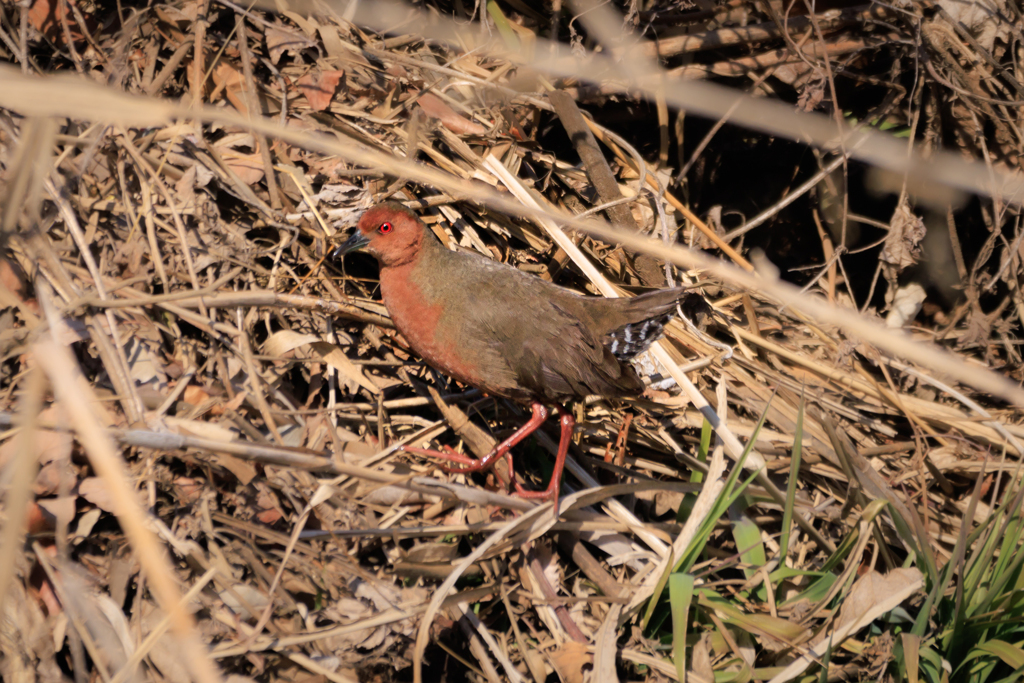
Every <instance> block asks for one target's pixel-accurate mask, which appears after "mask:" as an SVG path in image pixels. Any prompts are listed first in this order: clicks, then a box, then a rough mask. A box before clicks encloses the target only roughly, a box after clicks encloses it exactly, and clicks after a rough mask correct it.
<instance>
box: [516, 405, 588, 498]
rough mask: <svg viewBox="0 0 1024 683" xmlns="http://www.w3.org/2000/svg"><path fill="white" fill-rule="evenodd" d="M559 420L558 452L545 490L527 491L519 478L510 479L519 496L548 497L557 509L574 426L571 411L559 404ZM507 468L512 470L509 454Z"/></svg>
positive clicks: (574, 422)
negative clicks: (560, 431) (560, 429)
mask: <svg viewBox="0 0 1024 683" xmlns="http://www.w3.org/2000/svg"><path fill="white" fill-rule="evenodd" d="M557 410H558V415H559V418H560V419H559V422H561V423H562V436H561V438H560V439H559V440H558V453H557V454H556V455H555V467H554V469H552V470H551V483H549V484H548V488H547V490H545V491H528V490H526V489H524V488H523V487H522V485H521V484H520V483H519V480H518V479H516V478H515V475H512V481H513V482H514V483H515V486H516V494H517V495H519V497H520V498H550V499H551V501H552V502H554V504H555V509H556V510H557V509H558V491H559V490H560V488H561V485H562V470H563V469H565V456H566V454H568V453H569V444H570V443H571V442H572V431H573V429H574V428H575V427H576V421H575V420H574V419H573V418H572V413H570V412H568V411H567V410H565V409H564V408H562V407H561V406H559V407H558V408H557ZM508 469H509V471H510V472H511V471H512V457H511V456H509V463H508Z"/></svg>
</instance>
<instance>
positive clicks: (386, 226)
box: [377, 223, 395, 235]
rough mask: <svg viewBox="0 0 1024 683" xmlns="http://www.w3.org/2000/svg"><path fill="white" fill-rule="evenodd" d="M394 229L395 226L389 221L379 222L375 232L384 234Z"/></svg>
mask: <svg viewBox="0 0 1024 683" xmlns="http://www.w3.org/2000/svg"><path fill="white" fill-rule="evenodd" d="M394 229H395V226H393V225H391V224H390V223H381V224H380V227H379V228H377V232H379V233H380V234H382V235H386V234H388V233H389V232H391V231H392V230H394Z"/></svg>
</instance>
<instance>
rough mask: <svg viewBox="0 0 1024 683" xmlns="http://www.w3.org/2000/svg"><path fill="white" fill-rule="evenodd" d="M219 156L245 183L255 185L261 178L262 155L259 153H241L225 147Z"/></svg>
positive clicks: (262, 173)
mask: <svg viewBox="0 0 1024 683" xmlns="http://www.w3.org/2000/svg"><path fill="white" fill-rule="evenodd" d="M220 158H221V160H222V161H223V162H224V165H225V166H227V167H228V168H230V169H231V170H232V171H234V172H235V174H236V175H238V177H239V178H240V179H241V180H242V182H243V183H245V184H246V185H255V184H256V183H258V182H260V181H261V180H263V175H264V171H263V157H262V156H261V155H260V154H259V153H256V152H254V153H253V154H243V153H242V152H236V151H235V150H233V149H226V150H224V151H222V152H221V153H220Z"/></svg>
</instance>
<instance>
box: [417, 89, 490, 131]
mask: <svg viewBox="0 0 1024 683" xmlns="http://www.w3.org/2000/svg"><path fill="white" fill-rule="evenodd" d="M417 102H418V104H419V105H420V109H422V110H423V112H424V113H425V114H426V115H427V116H429V117H431V118H434V119H438V120H439V121H440V122H441V125H443V126H444V127H445V128H447V129H448V130H450V131H451V132H453V133H456V134H458V135H483V134H484V133H486V132H487V129H486V128H484V127H483V126H481V125H480V124H479V123H476V122H475V121H470V120H469V119H467V118H466V117H465V116H463V115H462V114H459V113H458V112H456V111H455V110H454V109H452V108H451V107H449V106H448V105H447V104H445V102H444V101H443V100H442V99H441V98H440V97H438V96H437V95H435V94H434V93H429V92H427V93H423V94H422V95H420V98H419V100H418V101H417Z"/></svg>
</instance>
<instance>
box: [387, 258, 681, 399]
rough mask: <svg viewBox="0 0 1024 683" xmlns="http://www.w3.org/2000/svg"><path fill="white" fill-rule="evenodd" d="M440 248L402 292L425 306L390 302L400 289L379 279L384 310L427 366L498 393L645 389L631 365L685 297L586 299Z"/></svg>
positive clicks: (549, 395) (553, 395) (555, 395)
mask: <svg viewBox="0 0 1024 683" xmlns="http://www.w3.org/2000/svg"><path fill="white" fill-rule="evenodd" d="M436 247H437V248H428V249H425V250H424V254H423V258H421V259H420V260H419V262H418V263H417V264H415V266H414V267H412V269H411V270H410V272H409V273H407V274H406V276H407V278H408V283H406V284H405V285H403V286H404V287H405V289H406V290H410V291H411V290H418V292H419V296H418V297H412V298H416V299H419V301H420V304H421V305H420V306H418V307H417V306H409V305H402V304H398V305H393V304H396V302H394V301H389V299H394V298H396V296H395V294H396V293H397V292H398V291H399V287H397V286H391V287H389V286H388V285H387V284H386V282H385V280H386V279H387V276H388V274H387V273H385V272H382V274H381V283H382V288H383V289H384V297H385V304H386V305H387V306H388V309H389V311H391V313H392V317H393V318H394V320H395V324H396V326H397V327H398V329H399V330H400V331H402V332H403V334H404V335H405V336H406V338H407V339H408V340H409V342H410V345H411V346H412V347H413V350H415V351H416V352H417V353H419V354H420V355H422V356H423V357H424V359H425V360H426V361H428V362H429V363H431V364H432V365H435V366H436V367H438V368H439V369H441V370H444V371H445V372H447V373H449V374H451V375H453V376H454V377H455V378H456V379H459V380H461V381H463V382H465V383H467V384H470V385H473V386H476V387H479V388H481V389H483V390H484V391H487V392H488V393H491V394H493V395H498V396H505V397H509V398H516V399H521V400H541V401H562V400H565V399H567V398H570V397H582V396H586V395H600V396H618V395H624V394H635V393H639V392H641V391H642V390H643V388H644V385H643V382H642V381H641V379H640V378H639V377H638V376H637V374H636V372H635V371H634V370H633V368H632V366H631V365H630V364H629V362H628V361H629V359H630V358H632V357H633V356H634V355H636V354H637V353H640V352H642V351H643V350H645V349H646V348H647V347H648V346H650V344H651V343H652V342H653V341H654V340H655V339H657V338H658V337H659V336H661V331H662V327H663V325H664V324H665V322H667V319H668V318H670V317H671V315H672V311H674V309H675V303H676V302H677V301H678V300H679V299H680V298H681V297H682V296H683V290H676V289H670V290H659V291H656V292H651V293H649V294H645V295H641V296H638V297H632V298H629V299H608V298H603V297H583V296H580V295H578V294H576V293H574V292H572V291H570V290H568V289H565V288H563V287H559V286H557V285H554V284H552V283H550V282H546V281H544V280H541V279H540V278H537V277H534V276H532V275H529V274H527V273H524V272H522V271H520V270H517V269H516V268H513V267H511V266H507V265H504V264H502V263H498V262H496V261H492V260H490V259H486V258H484V257H482V256H479V255H477V254H472V253H464V252H452V251H449V250H447V249H445V248H444V247H443V246H442V245H441V244H440V243H436ZM392 275H396V274H392ZM389 289H390V290H391V294H392V296H389ZM403 296H406V298H409V297H408V294H407V292H406V293H405V294H404V295H403ZM417 309H418V310H417ZM431 328H432V329H431Z"/></svg>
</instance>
